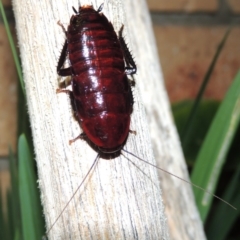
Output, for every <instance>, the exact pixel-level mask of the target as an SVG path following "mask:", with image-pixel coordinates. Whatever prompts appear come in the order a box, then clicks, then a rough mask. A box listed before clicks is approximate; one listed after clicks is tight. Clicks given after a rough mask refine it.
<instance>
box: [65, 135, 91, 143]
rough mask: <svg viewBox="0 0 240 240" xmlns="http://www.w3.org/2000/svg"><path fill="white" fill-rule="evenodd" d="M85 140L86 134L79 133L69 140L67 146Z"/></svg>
mask: <svg viewBox="0 0 240 240" xmlns="http://www.w3.org/2000/svg"><path fill="white" fill-rule="evenodd" d="M86 138H87V135H86V133H81V134H80V135H78V136H77V137H76V138H74V139H71V140H69V145H71V144H72V143H74V142H75V141H76V140H78V139H82V140H86Z"/></svg>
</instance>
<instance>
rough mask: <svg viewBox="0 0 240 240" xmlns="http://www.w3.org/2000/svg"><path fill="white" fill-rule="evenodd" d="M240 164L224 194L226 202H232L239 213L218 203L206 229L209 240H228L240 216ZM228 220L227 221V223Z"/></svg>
mask: <svg viewBox="0 0 240 240" xmlns="http://www.w3.org/2000/svg"><path fill="white" fill-rule="evenodd" d="M239 178H240V164H239V165H238V168H237V170H236V171H235V173H234V176H233V177H232V179H231V181H230V183H229V184H228V186H229V187H228V189H227V190H226V192H225V193H224V194H223V198H224V200H226V201H229V202H230V201H231V203H232V204H233V205H234V206H235V207H236V208H237V209H238V210H237V211H234V210H231V209H229V207H228V206H227V205H225V204H221V203H218V204H217V207H216V208H215V209H214V213H213V214H212V215H213V216H212V217H211V219H210V220H211V221H209V224H208V226H207V229H206V234H207V237H208V239H209V240H210V239H218V240H224V239H227V234H228V233H229V232H230V230H231V229H232V226H233V224H234V222H235V221H236V219H237V218H238V217H239V215H240V192H239V189H240V183H239ZM226 219H227V221H226Z"/></svg>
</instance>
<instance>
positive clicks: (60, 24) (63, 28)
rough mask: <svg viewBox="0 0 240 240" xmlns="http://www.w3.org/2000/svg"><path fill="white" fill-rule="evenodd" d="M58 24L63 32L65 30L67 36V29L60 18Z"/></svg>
mask: <svg viewBox="0 0 240 240" xmlns="http://www.w3.org/2000/svg"><path fill="white" fill-rule="evenodd" d="M57 24H58V25H59V26H60V27H61V28H62V30H63V32H64V33H65V35H66V36H67V30H66V29H65V27H64V26H63V24H62V23H61V22H60V20H58V22H57Z"/></svg>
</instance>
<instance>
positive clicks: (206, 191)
mask: <svg viewBox="0 0 240 240" xmlns="http://www.w3.org/2000/svg"><path fill="white" fill-rule="evenodd" d="M122 151H124V152H125V153H128V154H130V155H132V156H133V157H135V158H137V159H138V160H140V161H142V162H145V163H147V164H148V165H150V166H152V167H155V168H157V169H159V170H161V171H162V172H164V173H168V174H170V175H171V176H173V177H175V178H178V179H179V180H181V181H183V182H185V183H188V184H190V185H192V186H193V187H195V188H198V189H200V190H202V191H204V192H205V193H207V194H209V195H211V196H213V197H215V198H217V199H219V200H220V201H222V202H224V203H225V204H227V205H228V206H230V207H231V208H233V209H234V210H237V208H235V207H234V206H233V205H231V204H230V203H228V202H227V201H225V200H223V199H222V198H220V197H218V196H217V195H215V194H213V193H211V192H209V191H208V190H206V189H204V188H202V187H200V186H198V185H196V184H194V183H192V182H189V181H187V180H185V179H183V178H181V177H179V176H177V175H175V174H173V173H171V172H168V171H166V170H164V169H163V168H160V167H157V166H156V165H154V164H152V163H150V162H148V161H146V160H144V159H142V158H140V157H138V156H137V155H135V154H134V153H131V152H129V151H127V150H125V149H122ZM121 154H122V155H123V156H124V157H125V158H126V159H127V160H128V161H130V162H132V161H131V160H130V159H129V158H128V157H127V156H125V155H124V154H123V153H121Z"/></svg>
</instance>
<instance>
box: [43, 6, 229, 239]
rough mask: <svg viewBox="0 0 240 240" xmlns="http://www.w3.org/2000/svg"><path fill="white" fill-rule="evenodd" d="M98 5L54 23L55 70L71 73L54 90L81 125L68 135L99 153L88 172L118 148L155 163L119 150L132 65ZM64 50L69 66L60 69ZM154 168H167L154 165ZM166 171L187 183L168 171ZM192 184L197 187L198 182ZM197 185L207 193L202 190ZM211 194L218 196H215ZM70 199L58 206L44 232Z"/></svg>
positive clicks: (128, 103) (125, 123)
mask: <svg viewBox="0 0 240 240" xmlns="http://www.w3.org/2000/svg"><path fill="white" fill-rule="evenodd" d="M102 8H103V4H101V5H100V7H99V8H98V9H97V10H94V9H93V7H92V6H90V5H86V6H80V7H79V11H77V10H76V9H75V8H74V7H73V11H74V13H75V15H73V16H72V17H71V19H70V24H69V26H68V29H67V30H65V28H64V27H63V25H61V24H59V25H61V27H62V28H63V30H64V32H65V34H66V41H65V43H64V46H63V49H62V52H61V55H60V58H59V61H58V65H57V72H58V74H59V75H60V76H71V86H72V91H70V90H66V89H58V90H57V93H60V92H65V93H68V94H69V96H70V99H71V105H72V108H73V111H74V116H75V118H76V119H77V121H78V122H79V124H80V126H81V128H82V129H83V133H81V134H80V135H79V136H78V137H77V138H75V139H73V140H70V143H72V142H74V141H75V140H76V139H78V138H81V139H84V140H87V141H88V143H89V144H90V145H91V146H92V147H93V148H94V149H95V150H96V151H97V152H98V155H97V157H96V159H95V161H94V163H93V164H92V166H91V168H90V170H89V171H88V173H87V175H88V174H89V172H90V171H91V170H92V169H93V167H94V165H95V164H96V163H97V161H98V159H99V158H100V157H108V156H117V154H120V153H121V151H125V152H127V153H129V154H131V155H132V156H134V157H136V158H138V159H139V160H141V161H144V162H146V163H147V164H150V165H152V166H153V167H156V166H155V165H153V164H151V163H148V162H147V161H145V160H143V159H142V158H140V157H138V156H136V155H135V154H133V153H130V152H128V151H126V150H124V149H123V146H124V144H125V142H126V139H127V137H128V134H129V133H130V132H134V131H131V130H130V128H129V125H130V115H131V113H132V110H133V96H132V90H131V86H132V85H133V84H134V81H133V80H129V79H128V78H127V75H133V74H135V73H136V71H137V67H136V64H135V62H134V60H133V57H132V55H131V53H130V51H129V49H128V47H127V45H126V43H125V41H124V38H123V36H122V32H123V26H122V27H121V29H120V31H119V35H118V36H117V34H116V32H115V31H114V28H113V25H112V24H111V23H110V22H109V21H108V19H107V18H106V17H105V16H104V14H103V13H101V11H102ZM67 55H68V57H69V61H70V67H68V68H63V65H64V62H65V60H66V57H67ZM156 168H157V169H160V170H162V171H164V172H167V171H165V170H163V169H161V168H159V167H156ZM167 173H169V172H167ZM169 174H171V175H173V176H175V177H177V178H179V179H181V180H182V181H185V182H187V183H189V184H192V183H190V182H188V181H186V180H184V179H182V178H180V177H178V176H176V175H174V174H172V173H169ZM87 175H86V176H85V177H84V179H83V180H82V182H81V184H80V185H79V187H78V188H77V190H76V191H75V192H74V194H73V196H72V198H73V197H74V196H75V194H76V192H77V191H78V190H79V188H80V187H81V185H82V184H83V182H84V181H85V179H86V177H87ZM192 185H193V186H195V187H197V188H199V189H202V188H201V187H199V186H196V185H194V184H192ZM202 190H203V191H205V192H207V191H206V190H205V189H202ZM207 193H208V192H207ZM210 194H212V193H210ZM213 195H214V194H213ZM214 197H217V196H215V195H214ZM72 198H71V199H70V200H69V201H68V203H67V204H66V206H65V207H64V208H63V210H62V211H61V213H60V214H59V216H58V217H57V219H56V220H55V221H54V223H53V224H52V226H51V227H50V229H49V230H48V232H47V234H48V233H49V231H50V230H51V229H52V227H53V226H54V225H55V223H56V222H57V220H58V219H59V218H60V216H61V215H62V213H63V212H64V210H65V209H66V207H67V206H68V204H69V203H70V201H71V200H72ZM217 198H218V199H220V198H219V197H217ZM220 200H222V199H220ZM222 201H224V200H222ZM224 202H225V201H224ZM225 203H226V202H225ZM227 204H228V205H230V204H229V203H227Z"/></svg>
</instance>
